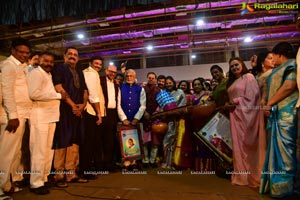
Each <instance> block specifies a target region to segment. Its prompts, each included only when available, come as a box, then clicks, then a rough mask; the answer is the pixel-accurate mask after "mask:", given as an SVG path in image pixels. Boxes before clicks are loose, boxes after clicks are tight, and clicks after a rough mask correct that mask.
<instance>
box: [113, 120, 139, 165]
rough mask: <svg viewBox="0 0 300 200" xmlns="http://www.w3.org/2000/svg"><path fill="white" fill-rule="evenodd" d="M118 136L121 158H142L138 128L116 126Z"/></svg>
mask: <svg viewBox="0 0 300 200" xmlns="http://www.w3.org/2000/svg"><path fill="white" fill-rule="evenodd" d="M118 134H119V141H120V148H121V155H122V158H123V159H125V160H137V159H141V158H143V147H142V142H141V137H140V128H139V127H138V126H137V127H136V126H124V125H121V124H119V125H118Z"/></svg>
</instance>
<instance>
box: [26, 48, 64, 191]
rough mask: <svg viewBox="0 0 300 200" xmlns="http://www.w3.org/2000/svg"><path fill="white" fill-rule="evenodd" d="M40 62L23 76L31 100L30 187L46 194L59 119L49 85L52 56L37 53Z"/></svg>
mask: <svg viewBox="0 0 300 200" xmlns="http://www.w3.org/2000/svg"><path fill="white" fill-rule="evenodd" d="M39 60H40V66H39V67H38V68H36V69H34V70H32V71H31V72H30V73H29V74H28V77H27V83H28V90H29V96H30V98H31V99H32V100H33V107H32V111H31V115H30V142H29V143H30V145H29V148H30V154H31V175H30V188H31V191H32V192H34V193H36V194H47V193H49V190H48V189H47V188H46V187H45V186H44V183H45V182H47V181H48V179H47V177H48V175H49V174H50V169H51V164H52V159H53V153H54V150H52V142H53V136H54V131H55V126H56V122H57V121H58V120H59V104H60V99H62V97H63V98H65V96H64V95H62V94H61V93H57V92H56V91H55V88H54V86H53V82H52V76H51V73H50V71H51V70H52V68H53V67H54V57H53V55H52V54H50V53H47V52H45V53H42V54H41V55H40V59H39Z"/></svg>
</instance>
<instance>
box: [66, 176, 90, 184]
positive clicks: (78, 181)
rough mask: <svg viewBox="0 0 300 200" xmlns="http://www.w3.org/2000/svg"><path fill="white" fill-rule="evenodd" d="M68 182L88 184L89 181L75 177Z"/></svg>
mask: <svg viewBox="0 0 300 200" xmlns="http://www.w3.org/2000/svg"><path fill="white" fill-rule="evenodd" d="M66 182H67V183H87V182H89V181H88V180H87V179H84V178H79V177H75V178H72V179H71V180H67V181H66Z"/></svg>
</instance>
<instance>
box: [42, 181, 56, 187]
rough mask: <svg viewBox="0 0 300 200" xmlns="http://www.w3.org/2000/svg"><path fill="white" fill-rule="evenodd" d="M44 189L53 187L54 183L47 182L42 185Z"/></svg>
mask: <svg viewBox="0 0 300 200" xmlns="http://www.w3.org/2000/svg"><path fill="white" fill-rule="evenodd" d="M44 185H45V187H46V188H51V187H55V185H56V183H55V182H54V181H48V182H45V183H44Z"/></svg>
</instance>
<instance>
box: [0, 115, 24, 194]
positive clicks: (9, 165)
mask: <svg viewBox="0 0 300 200" xmlns="http://www.w3.org/2000/svg"><path fill="white" fill-rule="evenodd" d="M19 122H20V125H19V127H18V128H17V130H16V132H15V133H10V132H8V131H6V130H5V128H6V126H7V124H4V125H1V130H0V159H1V162H0V188H1V189H3V190H4V191H9V190H10V188H11V182H10V174H11V173H12V174H16V175H18V174H19V172H16V170H17V169H20V168H19V166H20V164H21V147H22V138H23V135H24V131H25V122H26V119H22V118H21V119H20V118H19ZM21 175H22V173H21Z"/></svg>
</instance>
